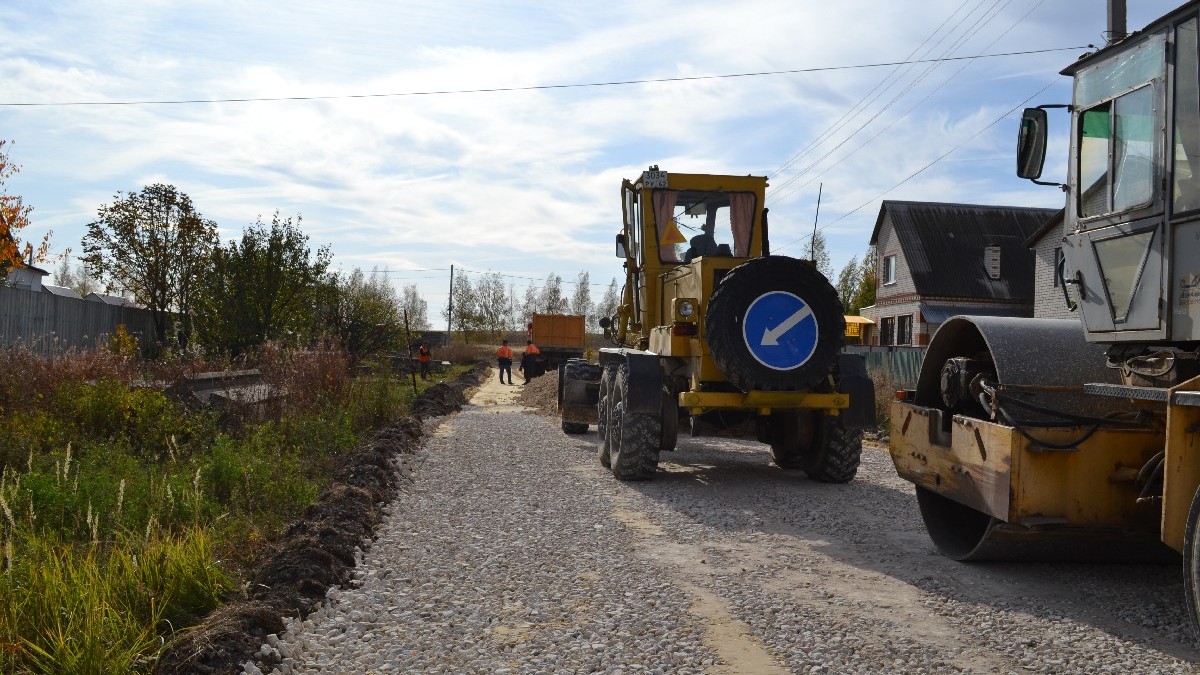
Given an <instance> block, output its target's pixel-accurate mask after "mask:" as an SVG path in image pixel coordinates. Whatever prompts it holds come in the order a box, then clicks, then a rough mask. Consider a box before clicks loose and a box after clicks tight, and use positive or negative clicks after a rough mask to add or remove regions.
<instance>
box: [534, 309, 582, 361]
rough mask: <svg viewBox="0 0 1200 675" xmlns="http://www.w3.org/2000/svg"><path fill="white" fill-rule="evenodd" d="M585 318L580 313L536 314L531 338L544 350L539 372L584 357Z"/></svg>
mask: <svg viewBox="0 0 1200 675" xmlns="http://www.w3.org/2000/svg"><path fill="white" fill-rule="evenodd" d="M583 322H584V318H583V317H582V316H580V315H578V314H534V315H533V321H532V322H530V324H529V339H530V340H533V344H535V345H537V346H538V349H540V350H541V351H542V355H541V359H540V360H539V363H538V369H537V371H536V372H537V374H538V375H541V374H542V373H544V372H545V371H546V369H547V368H558V367H559V366H560V365H562V364H564V363H566V362H567V359H580V358H583V349H584V348H583V343H584V337H585V336H584V331H583V325H584V323H583Z"/></svg>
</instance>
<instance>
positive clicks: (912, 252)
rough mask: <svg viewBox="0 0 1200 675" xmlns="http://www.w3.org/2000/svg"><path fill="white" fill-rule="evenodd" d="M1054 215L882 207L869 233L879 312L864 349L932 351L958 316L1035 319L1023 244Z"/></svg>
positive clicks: (872, 312)
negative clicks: (933, 340)
mask: <svg viewBox="0 0 1200 675" xmlns="http://www.w3.org/2000/svg"><path fill="white" fill-rule="evenodd" d="M1054 214H1055V210H1054V209H1037V208H1027V207H1017V206H984V205H978V204H944V203H936V202H906V201H891V200H884V202H883V204H882V205H881V206H880V208H879V217H878V218H877V219H876V221H875V230H874V231H873V232H872V233H871V244H872V245H873V246H874V247H875V253H876V258H877V261H878V265H879V267H878V269H877V275H878V282H877V285H876V290H875V304H874V305H873V306H871V307H864V308H862V310H861V311H860V313H861V314H862V315H863V316H864V317H867V318H868V319H870V320H872V321H874V322H875V323H874V325H870V326H865V327H864V328H865V329H866V330H867V334H866V335H864V339H863V344H868V345H918V346H921V345H927V344H929V338H930V337H932V336H933V333H934V332H935V331H936V330H937V327H938V326H939V325H941V324H942V322H943V321H945V320H946V319H948V318H950V317H951V316H954V315H956V314H983V315H989V316H1026V317H1028V316H1033V304H1034V280H1033V275H1034V254H1033V252H1032V251H1030V250H1029V248H1027V246H1026V241H1028V239H1029V238H1030V237H1031V236H1032V235H1033V234H1034V233H1035V232H1037V231H1038V230H1039V229H1041V228H1042V227H1043V226H1044V225H1045V224H1046V222H1047V221H1049V220H1050V219H1051V218H1053V217H1054Z"/></svg>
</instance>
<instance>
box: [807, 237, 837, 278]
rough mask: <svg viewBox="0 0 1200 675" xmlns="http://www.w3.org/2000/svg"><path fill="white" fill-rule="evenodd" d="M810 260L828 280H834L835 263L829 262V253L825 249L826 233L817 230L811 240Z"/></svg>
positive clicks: (809, 248) (809, 247)
mask: <svg viewBox="0 0 1200 675" xmlns="http://www.w3.org/2000/svg"><path fill="white" fill-rule="evenodd" d="M808 254H809V257H808V259H809V260H811V261H813V264H814V265H816V266H817V271H819V272H820V273H821V274H824V275H825V278H826V279H832V278H833V263H832V262H831V261H830V260H829V251H828V250H826V248H825V233H824V232H821V231H820V230H817V231H816V233H814V234H813V236H812V239H810V240H809V246H808Z"/></svg>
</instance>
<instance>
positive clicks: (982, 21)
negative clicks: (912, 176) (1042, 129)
mask: <svg viewBox="0 0 1200 675" xmlns="http://www.w3.org/2000/svg"><path fill="white" fill-rule="evenodd" d="M1010 3H1011V0H1007V1H1006V2H1004V4H1003V5H1001V4H1000V2H999V1H997V2H996V3H995V4H993V5H992V7H991V8H990V9H985V10H984V12H983V14H981V15H980V16H979V17H977V18H976V19H975V21H974V23H973V24H971V25H970V26H968V27H967V29H966V32H964V33H963V34H961V35H959V36H958V37H957V38H955V40H954V42H952V43H951V44H950V45H949V46H948V47H946V49H945V50H944V51H943V52H942V56H943V57H946V56H949V55H951V54H953V53H954V52H956V51H958V50H959V48H961V47H962V46H963V45H964V44H966V42H967V41H968V40H970V39H971V38H973V37H975V35H976V34H977V33H978V32H979V31H980V30H982V29H983V27H984V26H986V25H987V24H988V23H990V22H991V21H992V19H994V18H995V17H996V15H997V14H999V12H1000V11H1002V10H1003V9H1004V8H1005V7H1007V6H1008V5H1009V4H1010ZM1038 4H1039V5H1040V4H1041V2H1039V3H1038ZM983 5H984V2H980V3H979V5H978V6H977V8H982V7H983ZM1035 9H1036V7H1035ZM1030 11H1032V10H1030ZM974 12H975V10H971V12H970V13H969V14H968V15H967V16H965V17H963V20H962V22H960V23H959V25H961V23H963V22H965V21H966V20H967V19H969V18H971V15H972V14H974ZM1025 16H1028V13H1027V14H1026V15H1025ZM1024 19H1025V17H1024V16H1022V17H1021V18H1020V19H1018V20H1017V22H1016V23H1014V24H1013V27H1015V26H1016V25H1017V24H1018V23H1020V22H1021V21H1023V20H1024ZM957 28H958V26H957V25H956V26H955V29H957ZM1010 30H1012V27H1010V28H1009V29H1008V30H1006V31H1004V33H1002V34H1001V35H1000V36H999V37H997V38H996V39H995V40H992V41H991V42H989V43H988V45H987V47H991V46H992V45H993V44H995V43H996V42H997V41H999V40H1000V38H1002V37H1003V36H1004V35H1007V34H1008V31H1010ZM940 43H941V41H940V40H939V42H938V44H940ZM934 46H935V47H936V45H934ZM987 47H985V49H987ZM931 49H932V48H931ZM971 63H973V61H971V60H968V61H966V62H965V63H964V64H963V66H962V68H959V69H958V71H956V72H955V73H954V74H953V75H951V76H950V77H949V78H947V79H946V80H944V81H943V82H942V83H941V84H939V85H937V86H936V87H934V88H933V89H931V90H930V91H929V92H928V93H927V94H926V95H925V96H924V97H923V98H922V99H921V100H920V101H918V102H917V103H916V104H914V105H913V106H912V107H911V108H909V109H908V110H907V111H905V112H904V113H903V114H902V115H901V116H899V117H897V118H896V119H895V120H893V121H892V123H891V124H889V125H888V126H887V127H885V129H884V130H883V131H880V132H878V133H876V134H875V136H872V137H871V140H873V139H874V138H876V137H878V136H879V135H881V134H882V133H883V132H884V131H886V130H887V129H890V128H891V127H892V126H894V125H895V124H896V123H898V122H899V121H900V120H901V119H904V117H906V116H907V115H908V114H909V113H911V112H912V111H913V110H914V109H916V108H917V107H918V106H919V105H920V104H921V103H923V102H924V101H925V100H927V99H928V98H929V97H930V96H932V95H933V94H934V93H935V92H937V91H938V90H940V89H941V88H942V87H944V86H946V84H948V83H949V82H950V81H951V80H953V79H954V77H955V76H957V75H958V73H961V72H962V71H963V70H965V69H966V68H967V67H968V66H970V65H971ZM940 65H941V62H935V63H931V64H929V65H928V66H926V68H925V69H924V70H923V71H922V72H920V73H918V74H917V76H916V78H915V79H913V80H912V81H911V82H909V83H908V84H907V85H905V87H904V89H903V90H901V91H900V92H899V93H898V94H896V95H895V96H893V97H892V99H891V100H890V101H888V102H887V103H885V104H884V105H883V107H882V108H880V109H879V110H877V111H876V112H875V114H873V115H871V117H870V118H869V119H867V120H866V121H865V122H863V123H862V124H861V125H860V126H859V127H858V128H857V129H855V130H854V131H852V132H851V133H850V135H849V136H846V137H845V138H843V139H842V140H841V141H840V142H839V143H838V144H837V145H835V146H834V147H833V148H832V149H830V150H829V151H827V152H825V153H823V154H822V156H821V157H818V158H817V159H815V160H814V161H812V162H811V163H810V164H809V165H808V166H806V167H804V168H803V169H802V170H801V171H800V172H799V173H797V174H796V175H794V176H792V177H791V178H789V179H788V180H786V181H784V182H783V183H782V184H781V185H779V186H778V187H777V188H776V190H775V197H774V198H773V199H772V201H773V202H776V203H778V202H779V201H780V200H782V199H785V198H786V197H789V196H791V195H792V194H793V193H795V192H796V191H797V190H799V189H801V188H803V187H805V186H807V185H811V184H812V183H813V181H815V180H817V178H819V177H820V176H822V175H824V174H825V173H828V172H829V170H830V169H831V168H832V167H827V168H826V169H825V170H824V171H822V172H821V173H820V174H818V175H817V176H814V177H812V178H810V179H808V180H807V181H805V182H804V183H802V184H801V185H799V186H796V187H794V188H792V189H791V190H790V191H788V192H786V193H784V192H783V189H784V188H787V187H788V186H790V185H792V184H794V183H795V182H796V181H798V180H800V179H801V178H802V177H803V176H804V175H805V174H807V173H809V172H810V171H812V170H813V169H815V168H816V167H817V166H819V165H820V164H821V163H822V162H825V161H827V160H828V159H829V158H830V157H831V156H832V153H834V152H835V151H837V150H840V149H841V148H842V146H844V145H845V144H846V143H848V142H850V140H851V139H852V138H854V137H855V136H857V135H858V134H859V133H861V132H862V131H863V130H864V129H866V128H867V127H869V126H870V125H871V124H873V123H874V122H875V120H877V119H879V117H880V116H881V115H883V113H885V112H887V110H889V109H890V108H891V107H892V106H893V105H895V104H896V103H897V102H898V101H899V100H900V99H901V98H903V97H904V96H906V95H908V93H909V92H911V91H912V90H913V89H915V88H916V87H917V85H919V84H921V83H922V82H924V81H925V79H926V78H928V77H929V76H930V75H931V74H932V73H933V71H934V70H936V69H937V68H938V66H940ZM889 88H890V87H889ZM869 142H870V140H868V141H867V142H864V143H862V144H860V145H859V146H858V147H856V148H854V149H853V150H851V151H850V152H849V153H847V154H846V155H844V156H842V157H841V158H840V159H838V161H837V162H835V163H834V165H833V166H836V165H837V164H839V163H841V162H842V161H844V160H845V159H846V158H848V157H850V156H851V155H853V154H855V153H856V152H858V150H860V149H862V148H863V147H865V146H866V145H867V143H869Z"/></svg>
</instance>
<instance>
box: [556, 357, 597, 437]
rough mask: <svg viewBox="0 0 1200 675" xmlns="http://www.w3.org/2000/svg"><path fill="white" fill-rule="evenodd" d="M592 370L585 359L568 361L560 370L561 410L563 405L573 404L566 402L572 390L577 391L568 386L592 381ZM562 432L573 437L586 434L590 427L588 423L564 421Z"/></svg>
mask: <svg viewBox="0 0 1200 675" xmlns="http://www.w3.org/2000/svg"><path fill="white" fill-rule="evenodd" d="M592 370H593V366H592V364H590V363H588V362H587V361H584V360H583V359H568V360H567V362H566V364H565V365H563V366H561V367H560V368H559V371H558V372H559V381H558V391H559V401H560V402H559V407H560V408H561V407H562V404H563V403H572V402H571V401H566V400H565V399H566V397H567V396H569V395H570V393H571V392H572V390H573V389H575V388H574V387H570V386H568V385H569V383H571V382H572V381H583V380H588V379H591V378H590V376H591V375H592ZM562 430H563V432H564V433H568V434H573V435H574V434H586V433H587V430H588V425H587V423H586V422H568V421H566V420H563V422H562Z"/></svg>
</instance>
